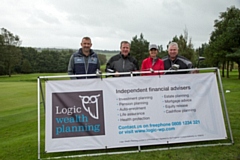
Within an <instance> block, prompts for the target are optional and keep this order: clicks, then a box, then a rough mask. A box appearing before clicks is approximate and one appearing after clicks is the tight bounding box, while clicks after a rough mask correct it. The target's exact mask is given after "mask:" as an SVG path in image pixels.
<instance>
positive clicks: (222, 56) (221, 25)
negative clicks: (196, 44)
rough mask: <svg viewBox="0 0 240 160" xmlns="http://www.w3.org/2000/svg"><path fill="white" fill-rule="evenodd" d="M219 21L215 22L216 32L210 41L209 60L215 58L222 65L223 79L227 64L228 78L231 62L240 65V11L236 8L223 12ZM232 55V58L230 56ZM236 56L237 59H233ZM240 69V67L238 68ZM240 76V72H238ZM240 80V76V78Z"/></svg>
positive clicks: (212, 34)
mask: <svg viewBox="0 0 240 160" xmlns="http://www.w3.org/2000/svg"><path fill="white" fill-rule="evenodd" d="M219 18H220V19H219V20H215V21H214V29H215V30H214V31H213V32H212V33H211V37H210V41H209V51H211V53H208V54H207V55H206V57H207V58H211V57H214V58H216V61H218V62H219V63H220V64H221V65H222V77H224V76H225V75H224V69H225V64H227V76H228V75H229V64H230V63H229V61H235V62H237V63H238V61H239V60H238V57H239V56H238V52H236V50H235V49H236V48H239V46H240V36H239V35H240V10H239V9H238V8H236V7H234V6H232V7H230V8H227V11H226V12H221V13H220V16H219ZM229 54H231V56H228V55H229ZM234 56H235V58H233V57H234ZM238 68H239V67H238ZM238 72H239V74H240V71H238ZM239 79H240V76H239Z"/></svg>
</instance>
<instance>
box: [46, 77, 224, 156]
mask: <svg viewBox="0 0 240 160" xmlns="http://www.w3.org/2000/svg"><path fill="white" fill-rule="evenodd" d="M226 138H227V135H226V129H225V124H224V120H223V114H222V107H221V104H220V98H219V92H218V86H217V81H216V75H215V74H214V73H203V74H187V75H186V74H183V75H162V76H160V77H159V76H136V77H124V78H104V79H100V78H99V79H86V80H82V79H81V80H64V81H47V82H46V152H60V151H73V150H89V149H104V148H116V147H127V146H143V145H154V144H170V143H182V142H193V141H206V140H219V139H226Z"/></svg>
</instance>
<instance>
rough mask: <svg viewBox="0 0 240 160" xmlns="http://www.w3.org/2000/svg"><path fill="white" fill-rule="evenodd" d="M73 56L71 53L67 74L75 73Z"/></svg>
mask: <svg viewBox="0 0 240 160" xmlns="http://www.w3.org/2000/svg"><path fill="white" fill-rule="evenodd" d="M74 72H75V71H74V56H73V54H72V55H71V57H70V59H69V63H68V75H75V73H74ZM70 79H77V77H70Z"/></svg>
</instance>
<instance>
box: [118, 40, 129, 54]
mask: <svg viewBox="0 0 240 160" xmlns="http://www.w3.org/2000/svg"><path fill="white" fill-rule="evenodd" d="M120 49H121V53H122V55H124V57H126V56H127V55H128V53H129V52H130V45H129V44H128V43H122V46H121V48H120Z"/></svg>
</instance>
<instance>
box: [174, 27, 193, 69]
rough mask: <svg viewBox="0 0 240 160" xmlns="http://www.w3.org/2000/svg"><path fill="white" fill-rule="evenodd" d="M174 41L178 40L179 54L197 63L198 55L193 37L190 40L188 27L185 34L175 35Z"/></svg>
mask: <svg viewBox="0 0 240 160" xmlns="http://www.w3.org/2000/svg"><path fill="white" fill-rule="evenodd" d="M172 42H176V43H177V44H178V48H179V55H181V56H184V57H186V58H187V59H189V60H190V61H192V62H193V64H196V61H197V55H196V52H195V50H194V48H193V44H192V39H191V38H190V39H189V40H188V31H187V29H185V30H184V34H183V35H182V34H181V35H180V36H179V37H177V36H175V37H173V39H172Z"/></svg>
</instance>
